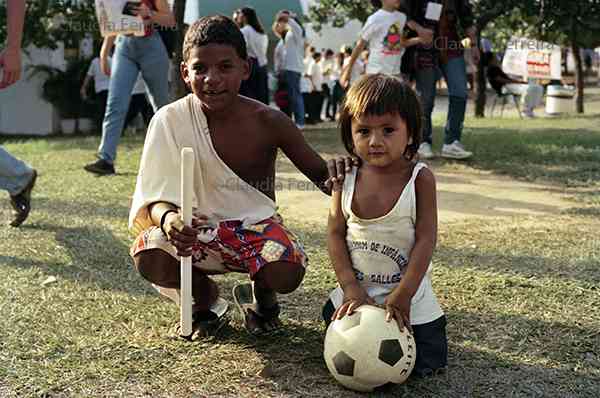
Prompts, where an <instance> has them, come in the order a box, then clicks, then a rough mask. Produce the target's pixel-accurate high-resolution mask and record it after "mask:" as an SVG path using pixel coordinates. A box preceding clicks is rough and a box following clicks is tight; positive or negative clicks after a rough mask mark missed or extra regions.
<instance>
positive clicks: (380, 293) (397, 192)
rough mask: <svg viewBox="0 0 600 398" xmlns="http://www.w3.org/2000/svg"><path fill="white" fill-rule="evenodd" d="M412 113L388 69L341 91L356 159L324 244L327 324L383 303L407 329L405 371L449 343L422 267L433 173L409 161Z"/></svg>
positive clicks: (421, 365) (433, 219)
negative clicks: (411, 356) (409, 347)
mask: <svg viewBox="0 0 600 398" xmlns="http://www.w3.org/2000/svg"><path fill="white" fill-rule="evenodd" d="M421 116H422V112H421V106H420V103H419V100H418V98H417V96H416V94H415V93H414V91H413V90H412V89H411V88H410V87H409V86H408V85H407V84H405V83H402V82H401V80H400V79H398V78H396V77H391V76H385V75H382V74H375V75H369V76H365V77H363V78H362V79H360V80H359V81H358V82H356V83H354V85H353V86H352V87H351V88H350V90H349V91H348V93H347V96H346V101H345V104H344V107H343V109H342V113H341V117H340V126H341V135H342V141H343V143H344V146H345V147H346V150H347V151H348V152H349V153H350V154H352V155H354V156H357V157H358V158H359V159H360V165H359V167H356V168H354V169H353V170H352V173H351V174H348V175H347V176H346V178H345V181H344V182H343V183H336V184H334V187H333V190H334V192H333V196H332V206H331V210H330V214H329V221H328V240H327V244H328V248H329V255H330V258H331V261H332V263H333V267H334V269H335V273H336V276H337V280H338V287H337V288H336V289H335V290H334V291H333V292H332V293H331V295H330V298H329V300H328V301H327V303H326V304H325V306H324V308H323V317H324V320H325V322H326V323H327V324H329V323H330V322H331V321H332V320H334V319H341V318H342V317H344V316H345V315H347V314H351V313H353V311H354V310H355V309H356V308H357V307H359V306H360V305H362V304H372V305H379V306H383V307H384V308H385V309H386V310H387V315H386V317H387V320H388V321H391V320H392V319H395V320H396V321H397V322H398V324H399V326H400V328H402V327H403V326H406V327H407V328H408V329H409V330H411V331H412V333H413V335H414V339H415V342H416V346H417V358H416V364H415V368H414V372H415V373H416V374H417V375H420V376H425V375H429V374H433V373H436V372H437V371H438V370H442V369H444V368H445V366H446V363H447V351H448V348H447V341H446V317H445V316H444V313H443V312H442V309H441V308H440V305H439V304H438V301H437V299H436V297H435V294H434V293H433V289H432V286H431V279H430V275H429V270H430V261H431V256H432V253H433V249H434V247H435V243H436V235H437V206H436V189H435V179H434V177H433V174H432V172H431V171H430V170H429V169H428V168H427V166H426V165H425V164H424V163H421V162H417V161H415V155H416V154H417V148H418V147H419V144H420V141H421V120H422V119H421Z"/></svg>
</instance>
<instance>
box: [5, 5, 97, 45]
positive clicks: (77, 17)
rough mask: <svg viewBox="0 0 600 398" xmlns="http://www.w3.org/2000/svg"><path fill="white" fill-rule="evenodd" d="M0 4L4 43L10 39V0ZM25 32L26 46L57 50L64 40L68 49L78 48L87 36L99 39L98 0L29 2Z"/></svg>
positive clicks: (24, 40)
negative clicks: (7, 12)
mask: <svg viewBox="0 0 600 398" xmlns="http://www.w3.org/2000/svg"><path fill="white" fill-rule="evenodd" d="M0 5H1V7H0V43H1V42H4V41H5V40H6V0H0ZM23 33H24V34H23V47H27V46H28V45H30V44H33V45H35V46H37V47H40V48H50V49H55V48H56V47H57V42H59V41H63V42H64V43H65V47H66V48H77V47H78V46H79V43H80V41H81V40H82V39H83V38H85V37H86V35H91V36H92V37H93V38H96V39H98V38H99V37H100V31H99V29H98V23H97V20H96V11H95V7H94V0H79V1H78V0H35V1H28V2H27V10H26V13H25V24H24V32H23Z"/></svg>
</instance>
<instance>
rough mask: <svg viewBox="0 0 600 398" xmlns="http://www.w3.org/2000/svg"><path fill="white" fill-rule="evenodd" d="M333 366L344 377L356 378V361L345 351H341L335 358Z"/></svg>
mask: <svg viewBox="0 0 600 398" xmlns="http://www.w3.org/2000/svg"><path fill="white" fill-rule="evenodd" d="M333 366H335V370H336V371H337V372H338V373H339V374H341V375H342V376H354V359H352V358H350V356H349V355H348V354H346V353H345V352H344V351H340V352H338V353H337V354H335V356H334V357H333Z"/></svg>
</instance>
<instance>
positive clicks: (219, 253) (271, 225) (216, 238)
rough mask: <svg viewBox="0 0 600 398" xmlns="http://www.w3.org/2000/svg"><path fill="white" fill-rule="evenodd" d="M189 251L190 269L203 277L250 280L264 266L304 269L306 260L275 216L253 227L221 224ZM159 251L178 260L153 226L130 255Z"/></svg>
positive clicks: (145, 232)
mask: <svg viewBox="0 0 600 398" xmlns="http://www.w3.org/2000/svg"><path fill="white" fill-rule="evenodd" d="M200 232H201V234H200V236H199V238H200V241H199V242H198V243H197V244H196V245H195V246H194V247H193V249H192V265H193V266H194V267H198V268H200V269H202V270H204V271H206V272H207V273H227V272H243V273H249V274H250V277H251V278H254V275H255V274H256V273H257V272H258V271H259V270H260V269H261V268H262V267H263V266H264V265H265V264H267V263H272V262H275V261H285V262H290V263H294V264H300V265H302V266H303V267H306V265H307V264H308V259H307V257H306V254H305V253H304V248H303V247H302V245H301V244H300V242H298V239H297V238H296V236H295V235H294V234H293V233H292V232H290V231H289V230H288V229H287V228H286V227H285V226H284V225H283V221H282V219H281V217H280V216H279V215H275V216H273V217H270V218H268V219H266V220H263V221H260V222H259V223H257V224H254V225H249V226H244V225H243V223H242V222H241V221H223V222H221V223H219V225H218V227H217V228H214V229H210V230H208V231H207V230H206V229H203V230H202V231H200ZM150 249H161V250H163V251H165V252H167V253H169V254H170V255H171V256H173V257H174V258H175V259H177V260H179V258H180V257H179V256H178V255H177V250H176V249H175V247H174V246H173V245H172V244H171V243H170V242H169V241H168V240H167V237H166V236H165V234H164V233H163V232H162V231H161V229H160V228H158V227H156V226H153V227H150V228H148V229H146V230H145V231H143V232H142V233H140V235H139V236H138V237H137V238H136V240H135V241H134V243H133V245H132V246H131V250H130V254H131V256H132V257H133V256H135V255H136V254H138V253H140V252H142V251H144V250H150Z"/></svg>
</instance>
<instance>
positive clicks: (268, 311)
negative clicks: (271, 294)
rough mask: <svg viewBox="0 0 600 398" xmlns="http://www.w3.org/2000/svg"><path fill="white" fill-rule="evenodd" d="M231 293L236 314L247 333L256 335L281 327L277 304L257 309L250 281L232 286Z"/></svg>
mask: <svg viewBox="0 0 600 398" xmlns="http://www.w3.org/2000/svg"><path fill="white" fill-rule="evenodd" d="M232 295H233V300H234V303H235V305H236V308H237V312H238V315H239V317H240V319H241V321H242V322H243V323H244V328H245V329H246V331H247V332H248V333H250V334H252V335H255V336H256V335H261V334H266V333H271V332H275V331H277V330H279V329H280V328H281V326H282V325H281V322H280V321H279V312H280V308H279V304H275V305H274V306H273V307H270V308H262V307H261V308H260V309H259V308H258V305H257V304H256V303H255V300H254V294H253V291H252V285H251V284H250V283H245V284H241V285H236V286H234V287H233V291H232Z"/></svg>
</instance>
